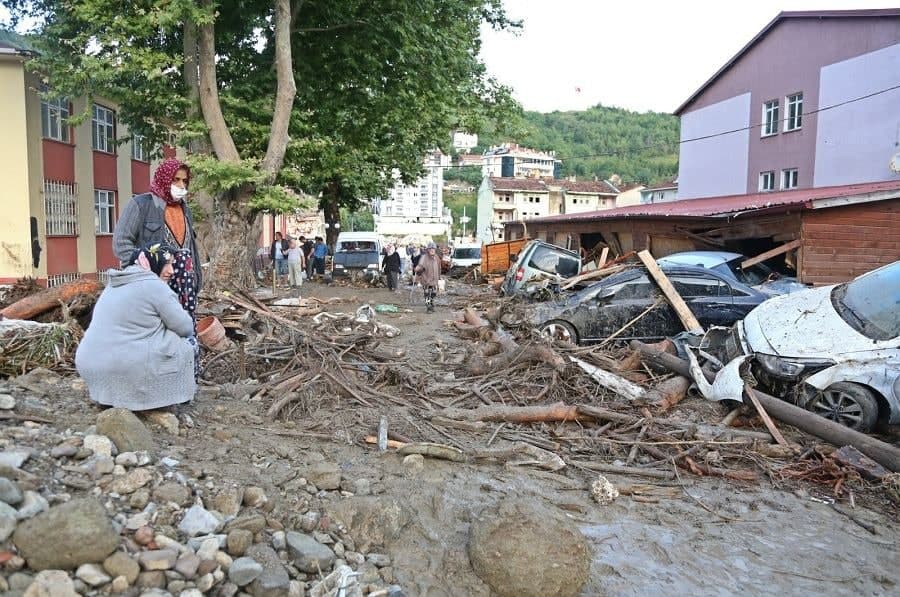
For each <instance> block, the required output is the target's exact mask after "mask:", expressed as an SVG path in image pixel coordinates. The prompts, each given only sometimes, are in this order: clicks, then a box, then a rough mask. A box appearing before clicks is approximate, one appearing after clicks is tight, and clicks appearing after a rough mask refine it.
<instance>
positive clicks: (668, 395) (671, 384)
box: [646, 375, 694, 413]
mask: <svg viewBox="0 0 900 597" xmlns="http://www.w3.org/2000/svg"><path fill="white" fill-rule="evenodd" d="M692 383H694V382H693V381H691V380H689V379H688V378H686V377H682V376H681V375H677V376H675V377H671V378H669V379H667V380H665V381H663V382H661V383H659V384H657V386H656V387H655V388H653V389H651V390H649V391H648V392H647V396H646V400H647V401H648V402H650V403H651V404H655V405H656V406H657V407H658V409H659V410H658V411H657V412H658V413H664V412H666V411H667V410H669V409H670V408H672V407H673V406H675V405H676V404H678V403H679V402H681V401H682V400H684V397H685V396H686V395H687V391H688V388H689V387H691V384H692Z"/></svg>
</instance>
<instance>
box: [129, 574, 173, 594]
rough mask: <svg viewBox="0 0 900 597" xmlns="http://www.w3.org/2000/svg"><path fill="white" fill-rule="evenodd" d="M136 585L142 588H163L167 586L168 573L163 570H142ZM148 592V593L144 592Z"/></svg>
mask: <svg viewBox="0 0 900 597" xmlns="http://www.w3.org/2000/svg"><path fill="white" fill-rule="evenodd" d="M135 586H138V587H141V588H142V589H162V588H165V586H166V573H165V572H163V571H162V570H153V571H150V572H141V573H140V574H138V577H137V581H136V582H135ZM144 594H146V593H144Z"/></svg>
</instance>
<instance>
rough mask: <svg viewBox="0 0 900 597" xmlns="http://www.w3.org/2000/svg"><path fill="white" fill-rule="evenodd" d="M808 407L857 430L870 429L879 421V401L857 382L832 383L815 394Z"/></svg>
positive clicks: (864, 430)
mask: <svg viewBox="0 0 900 597" xmlns="http://www.w3.org/2000/svg"><path fill="white" fill-rule="evenodd" d="M806 408H807V409H809V410H811V411H812V412H814V413H816V414H818V415H821V416H823V417H825V418H826V419H831V420H832V421H834V422H836V423H840V424H841V425H846V426H847V427H850V428H851V429H853V430H855V431H862V432H866V431H870V430H871V429H872V428H873V427H875V423H876V422H877V421H878V401H877V400H876V399H875V396H874V395H873V394H872V392H871V391H870V390H869V389H867V388H865V387H863V386H861V385H858V384H855V383H849V382H838V383H835V384H831V385H830V386H828V387H827V388H825V389H824V390H821V391H819V392H817V393H816V394H815V396H813V399H812V400H810V401H809V403H808V404H807V407H806Z"/></svg>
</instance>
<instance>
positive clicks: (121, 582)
mask: <svg viewBox="0 0 900 597" xmlns="http://www.w3.org/2000/svg"><path fill="white" fill-rule="evenodd" d="M129 585H130V583H129V582H128V579H127V578H125V577H124V576H117V577H115V578H114V579H113V581H112V583H111V584H110V585H109V589H110V591H112V592H113V593H124V592H125V591H127V590H128V586H129Z"/></svg>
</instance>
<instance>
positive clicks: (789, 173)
mask: <svg viewBox="0 0 900 597" xmlns="http://www.w3.org/2000/svg"><path fill="white" fill-rule="evenodd" d="M797 179H798V176H797V169H796V168H787V169H785V170H782V171H781V188H782V189H784V190H787V189H796V188H797Z"/></svg>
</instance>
